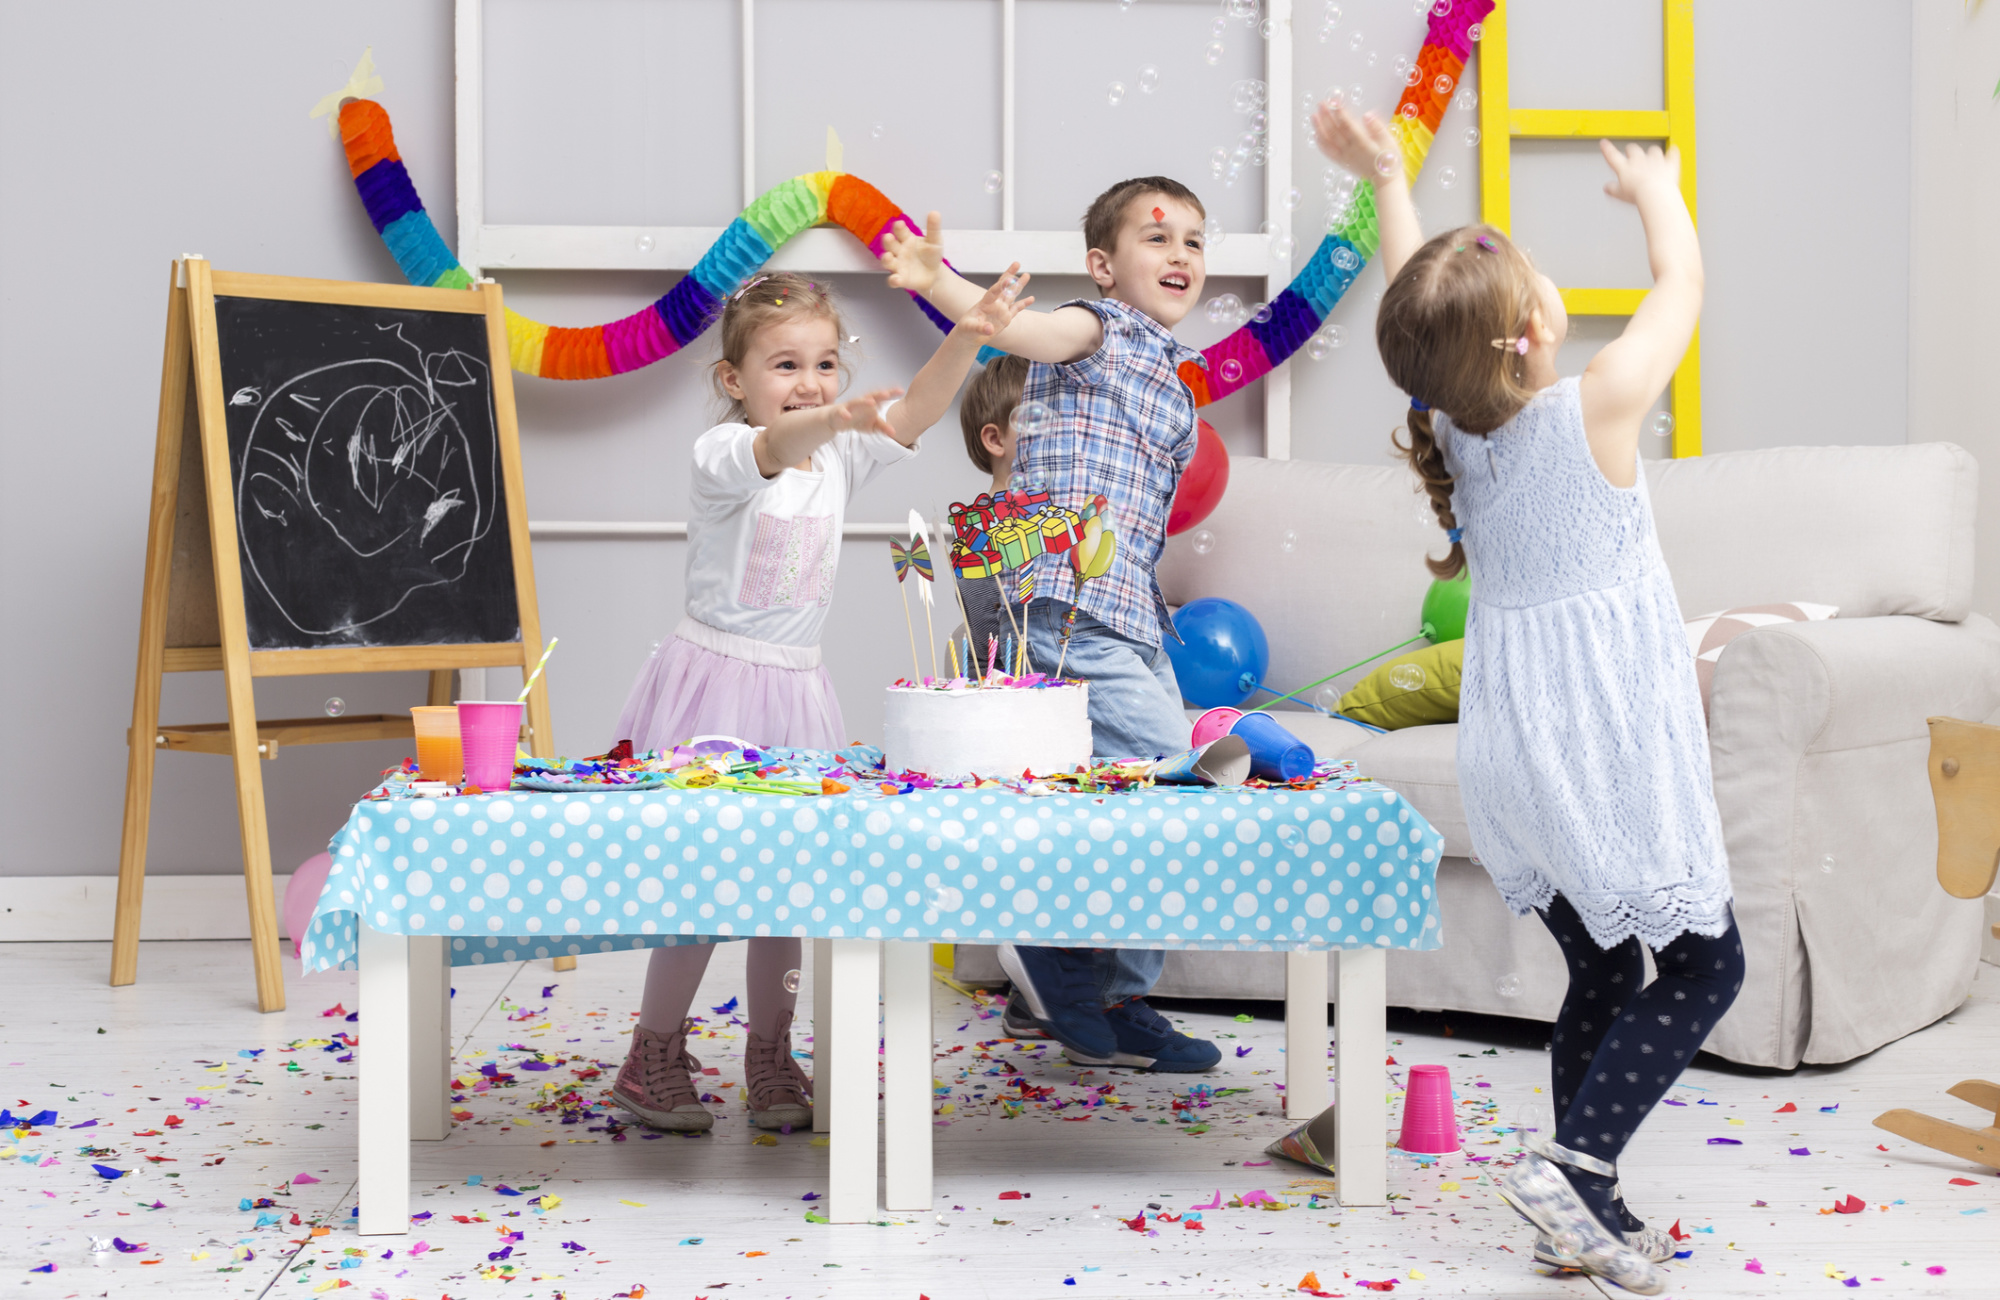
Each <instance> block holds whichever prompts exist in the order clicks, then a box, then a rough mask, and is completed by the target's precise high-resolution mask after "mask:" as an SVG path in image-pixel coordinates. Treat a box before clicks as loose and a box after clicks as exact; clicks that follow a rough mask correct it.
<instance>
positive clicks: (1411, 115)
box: [1396, 102, 1417, 122]
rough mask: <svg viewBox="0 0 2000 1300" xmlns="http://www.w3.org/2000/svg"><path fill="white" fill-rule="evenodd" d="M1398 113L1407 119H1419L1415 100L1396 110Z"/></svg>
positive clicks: (1412, 120)
mask: <svg viewBox="0 0 2000 1300" xmlns="http://www.w3.org/2000/svg"><path fill="white" fill-rule="evenodd" d="M1396 113H1397V115H1398V116H1399V117H1401V118H1403V119H1404V120H1405V121H1409V122H1414V121H1416V120H1417V106H1416V104H1415V103H1414V102H1412V103H1407V104H1404V105H1403V106H1402V107H1400V108H1398V109H1397V110H1396Z"/></svg>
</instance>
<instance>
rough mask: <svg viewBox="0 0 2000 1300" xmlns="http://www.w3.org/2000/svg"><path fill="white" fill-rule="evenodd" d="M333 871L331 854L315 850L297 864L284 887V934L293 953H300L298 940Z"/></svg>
mask: <svg viewBox="0 0 2000 1300" xmlns="http://www.w3.org/2000/svg"><path fill="white" fill-rule="evenodd" d="M332 874H333V856H332V855H331V854H327V853H316V854H314V855H313V856H312V857H309V858H307V859H306V860H305V861H304V862H301V863H299V867H298V870H296V871H294V872H293V873H292V881H291V883H290V884H289V885H286V886H285V933H286V934H288V935H290V936H291V937H292V955H293V956H294V957H296V956H298V955H299V943H300V941H301V940H303V939H304V938H305V935H306V927H307V926H308V925H311V924H312V914H313V908H314V907H316V906H318V904H319V896H320V891H321V890H323V889H325V888H326V878H327V877H328V876H330V875H332Z"/></svg>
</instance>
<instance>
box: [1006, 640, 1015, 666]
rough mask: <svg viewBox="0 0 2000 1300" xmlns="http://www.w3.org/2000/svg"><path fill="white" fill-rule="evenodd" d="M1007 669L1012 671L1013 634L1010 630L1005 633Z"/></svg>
mask: <svg viewBox="0 0 2000 1300" xmlns="http://www.w3.org/2000/svg"><path fill="white" fill-rule="evenodd" d="M1007 671H1008V672H1009V673H1012V672H1013V671H1014V635H1013V633H1011V632H1010V633H1008V634H1007Z"/></svg>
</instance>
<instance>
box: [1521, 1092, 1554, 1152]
mask: <svg viewBox="0 0 2000 1300" xmlns="http://www.w3.org/2000/svg"><path fill="white" fill-rule="evenodd" d="M1555 1136H1556V1113H1555V1111H1554V1110H1552V1109H1550V1107H1549V1105H1548V1103H1546V1102H1540V1101H1531V1102H1528V1103H1526V1104H1524V1105H1523V1106H1521V1107H1520V1109H1518V1110H1516V1111H1515V1112H1514V1140H1515V1141H1516V1142H1519V1143H1520V1144H1521V1145H1522V1146H1524V1147H1534V1146H1539V1145H1540V1144H1542V1143H1544V1142H1550V1141H1554V1140H1555Z"/></svg>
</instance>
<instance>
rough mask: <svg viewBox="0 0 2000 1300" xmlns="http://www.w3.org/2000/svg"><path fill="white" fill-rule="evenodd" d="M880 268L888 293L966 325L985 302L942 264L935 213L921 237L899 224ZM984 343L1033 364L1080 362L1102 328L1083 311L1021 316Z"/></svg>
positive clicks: (1099, 341)
mask: <svg viewBox="0 0 2000 1300" xmlns="http://www.w3.org/2000/svg"><path fill="white" fill-rule="evenodd" d="M882 267H883V269H884V270H886V271H888V273H889V287H890V288H892V289H907V290H909V291H910V292H912V293H919V294H922V295H923V296H924V297H925V298H926V299H928V300H929V301H930V303H931V305H932V306H934V307H936V308H937V309H938V310H939V311H941V312H943V313H944V314H945V316H946V317H948V318H949V319H952V320H961V319H963V318H964V317H965V315H966V313H967V312H969V311H971V310H972V309H973V308H974V307H975V306H977V305H978V303H979V302H980V301H981V298H980V291H979V286H978V285H976V284H974V283H972V281H970V280H968V279H966V278H965V277H964V276H962V275H960V274H958V273H957V272H956V271H954V270H952V269H951V268H950V267H948V266H946V265H945V264H944V222H943V220H942V219H941V218H939V216H938V214H937V213H935V212H933V213H931V214H930V215H929V216H927V217H925V218H924V233H923V234H921V235H919V234H917V233H916V232H915V231H913V230H911V229H910V228H909V227H908V226H906V225H904V224H903V223H902V222H900V221H899V222H897V223H896V225H895V227H894V228H893V229H892V230H890V231H889V233H888V235H887V236H886V237H885V238H884V239H883V241H882ZM1021 278H1022V281H1023V282H1024V283H1025V282H1026V279H1027V277H1026V276H1023V277H1021ZM989 292H990V291H989ZM985 342H986V343H987V344H988V345H990V346H992V347H996V348H999V349H1000V350H1001V351H1002V352H1011V353H1013V354H1014V355H1015V356H1021V357H1026V358H1027V359H1028V360H1030V361H1049V362H1057V363H1060V362H1064V361H1081V360H1082V359H1083V358H1085V357H1087V356H1089V355H1090V354H1091V353H1093V352H1095V351H1097V349H1098V348H1100V347H1102V346H1103V344H1104V324H1103V322H1102V321H1100V320H1099V319H1098V318H1097V313H1095V312H1090V311H1085V310H1084V309H1083V308H1081V307H1062V308H1058V309H1057V310H1055V311H1052V312H1021V313H1020V314H1018V315H1016V316H1015V317H1013V319H1012V322H1011V323H1010V324H1008V325H1007V327H1006V328H1004V329H1002V330H1000V331H999V332H998V333H996V334H994V335H993V336H992V337H990V338H988V339H986V340H985Z"/></svg>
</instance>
